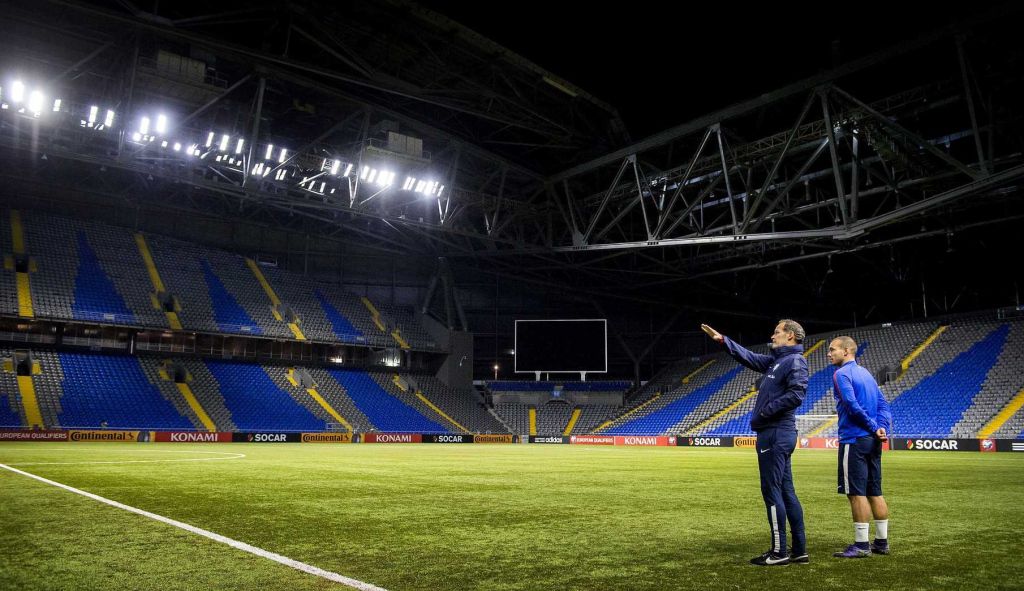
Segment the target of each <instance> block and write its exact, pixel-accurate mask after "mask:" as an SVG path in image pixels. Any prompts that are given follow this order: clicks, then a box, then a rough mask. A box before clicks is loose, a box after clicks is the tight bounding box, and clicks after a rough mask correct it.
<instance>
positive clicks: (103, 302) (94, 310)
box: [72, 232, 135, 324]
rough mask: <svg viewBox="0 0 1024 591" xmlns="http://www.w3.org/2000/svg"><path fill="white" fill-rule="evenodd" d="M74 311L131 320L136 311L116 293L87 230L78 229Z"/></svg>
mask: <svg viewBox="0 0 1024 591" xmlns="http://www.w3.org/2000/svg"><path fill="white" fill-rule="evenodd" d="M72 313H73V315H74V317H75V319H77V320H93V321H98V322H113V323H119V324H132V323H134V322H135V315H134V314H132V311H131V310H129V309H128V306H126V305H125V303H124V298H122V297H121V294H119V293H117V290H116V289H115V288H114V284H113V282H111V281H110V278H109V277H107V274H106V272H105V271H104V270H103V267H102V266H100V261H99V258H97V257H96V253H95V252H93V250H92V248H91V247H90V246H89V242H88V241H87V240H86V239H85V233H84V232H78V275H77V276H76V277H75V299H74V302H73V304H72Z"/></svg>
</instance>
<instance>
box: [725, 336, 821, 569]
mask: <svg viewBox="0 0 1024 591" xmlns="http://www.w3.org/2000/svg"><path fill="white" fill-rule="evenodd" d="M723 344H724V345H725V348H726V350H728V351H729V355H731V356H732V358H733V359H735V360H736V361H738V362H740V363H741V364H742V365H744V366H746V367H748V368H750V369H752V370H754V371H756V372H760V373H763V374H764V378H762V379H761V385H760V386H759V387H758V393H757V400H756V401H755V402H754V412H753V414H751V416H750V428H751V429H753V430H754V431H755V432H756V433H757V450H756V451H757V467H758V469H759V471H760V472H761V496H762V497H764V504H765V509H766V510H767V513H768V525H769V527H770V528H771V535H772V548H771V549H772V552H775V553H776V554H782V555H785V554H786V553H787V552H786V541H787V540H786V522H787V520H788V522H789V526H790V530H791V531H792V534H793V547H792V550H793V554H794V556H795V555H799V554H803V553H804V552H806V550H807V538H806V535H805V533H804V510H803V507H801V506H800V499H798V498H797V496H796V489H794V488H793V465H792V462H791V456H792V455H793V450H794V449H796V438H797V432H796V409H797V408H798V407H799V406H800V405H801V404H802V403H803V401H804V395H805V394H806V392H807V360H806V359H804V356H803V355H802V353H803V351H804V347H803V345H794V346H791V347H778V348H776V349H772V354H771V355H762V354H760V353H754V352H752V351H749V350H747V349H745V348H743V347H742V346H740V345H739V344H737V343H736V342H734V341H733V340H732V339H730V338H729V337H725V340H724V342H723Z"/></svg>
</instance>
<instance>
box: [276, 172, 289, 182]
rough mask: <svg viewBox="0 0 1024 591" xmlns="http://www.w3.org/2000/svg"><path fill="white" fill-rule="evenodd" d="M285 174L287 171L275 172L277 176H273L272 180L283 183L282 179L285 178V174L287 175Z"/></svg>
mask: <svg viewBox="0 0 1024 591" xmlns="http://www.w3.org/2000/svg"><path fill="white" fill-rule="evenodd" d="M287 172H288V171H286V170H284V169H281V170H279V171H277V174H275V175H274V178H275V179H277V180H279V181H283V180H284V177H285V174H287Z"/></svg>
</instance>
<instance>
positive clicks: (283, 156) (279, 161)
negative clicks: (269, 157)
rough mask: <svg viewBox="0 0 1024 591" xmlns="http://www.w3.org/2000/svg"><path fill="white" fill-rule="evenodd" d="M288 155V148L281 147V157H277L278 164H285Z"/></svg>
mask: <svg viewBox="0 0 1024 591" xmlns="http://www.w3.org/2000/svg"><path fill="white" fill-rule="evenodd" d="M287 157H288V150H285V149H284V148H281V157H280V158H278V159H277V163H278V164H284V161H285V159H286V158H287Z"/></svg>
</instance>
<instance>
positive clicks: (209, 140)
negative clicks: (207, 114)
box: [206, 131, 213, 148]
mask: <svg viewBox="0 0 1024 591" xmlns="http://www.w3.org/2000/svg"><path fill="white" fill-rule="evenodd" d="M212 145H213V132H212V131H211V132H210V135H208V136H206V147H207V148H209V147H210V146H212Z"/></svg>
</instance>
